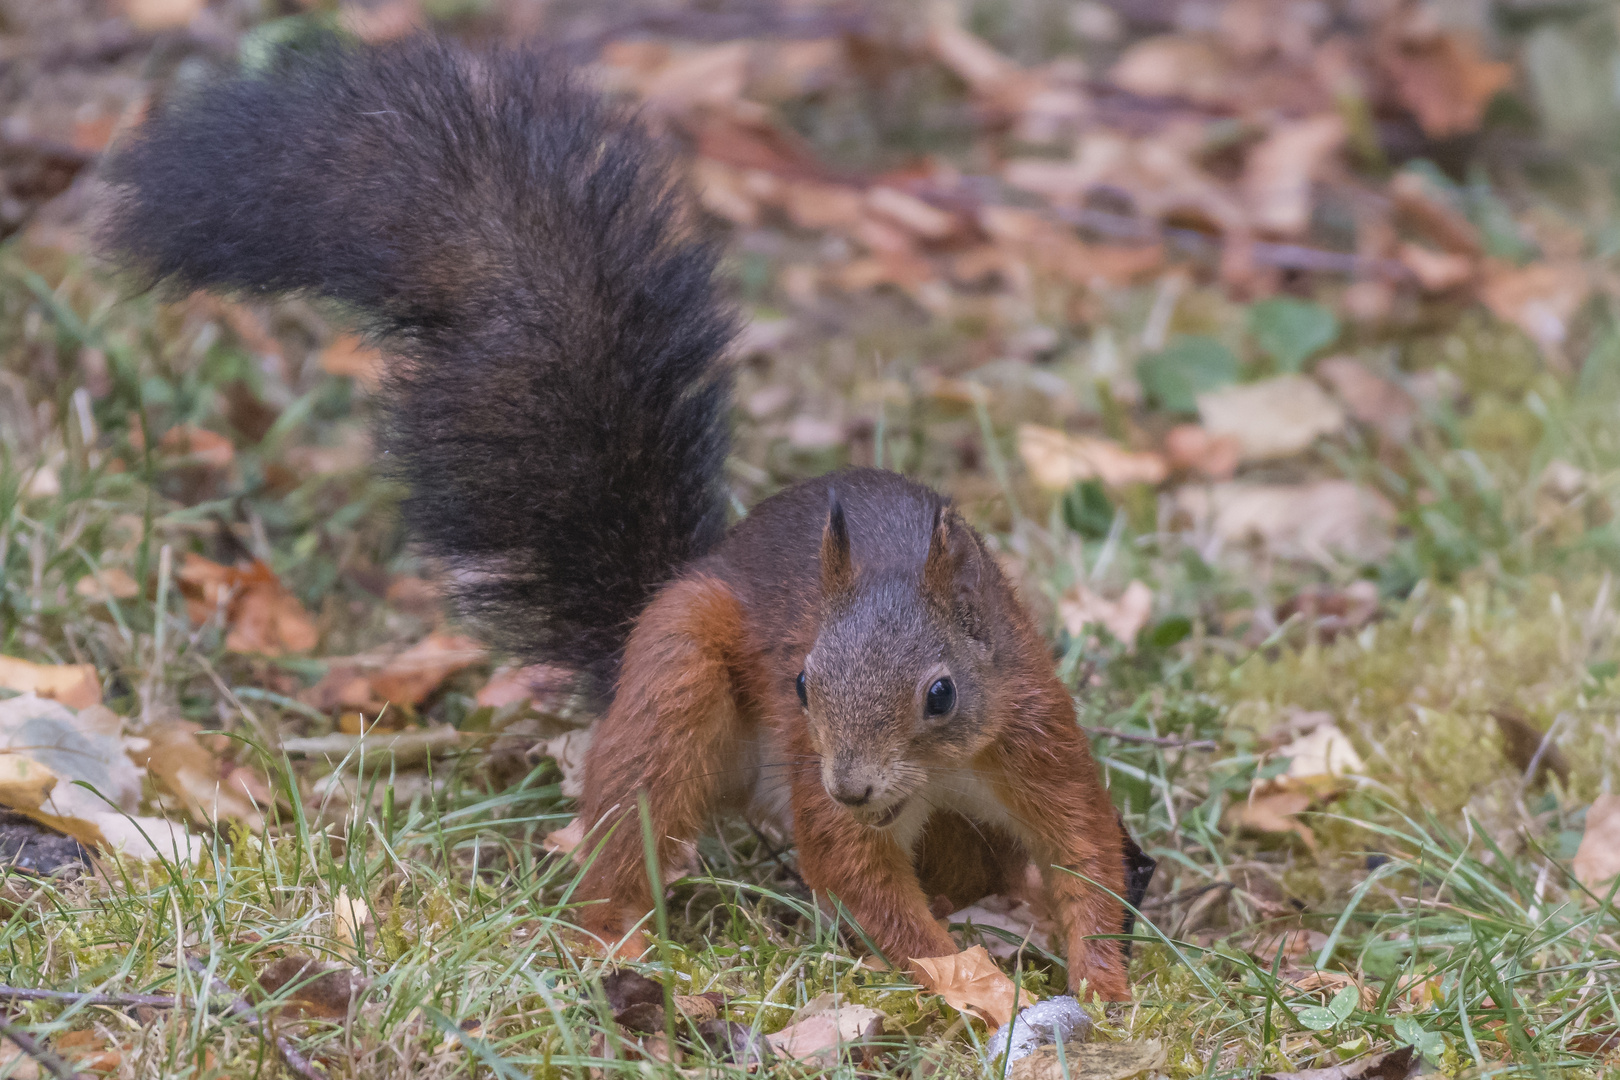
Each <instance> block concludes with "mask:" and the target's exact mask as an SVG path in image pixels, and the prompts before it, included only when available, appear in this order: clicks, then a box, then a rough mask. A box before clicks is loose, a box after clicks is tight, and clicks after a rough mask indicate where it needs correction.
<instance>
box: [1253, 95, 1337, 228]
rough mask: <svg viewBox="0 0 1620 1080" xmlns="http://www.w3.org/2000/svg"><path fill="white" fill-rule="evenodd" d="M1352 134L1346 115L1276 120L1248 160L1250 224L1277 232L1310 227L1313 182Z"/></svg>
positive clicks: (1329, 114)
mask: <svg viewBox="0 0 1620 1080" xmlns="http://www.w3.org/2000/svg"><path fill="white" fill-rule="evenodd" d="M1347 135H1348V130H1347V129H1346V127H1345V124H1344V121H1343V120H1342V119H1340V118H1339V117H1338V116H1337V115H1335V114H1332V113H1328V114H1325V115H1322V116H1313V117H1309V118H1307V119H1304V120H1292V121H1282V122H1280V123H1277V124H1275V125H1273V126H1272V129H1271V131H1270V132H1269V133H1268V134H1267V135H1266V137H1265V138H1264V139H1263V140H1261V141H1260V143H1259V144H1258V145H1257V146H1255V147H1254V148H1253V149H1252V150H1250V151H1249V157H1248V161H1247V163H1246V164H1245V165H1244V170H1243V197H1244V199H1245V201H1246V202H1247V203H1248V208H1249V222H1250V224H1251V225H1252V226H1253V227H1254V228H1255V229H1256V230H1258V231H1260V232H1263V233H1270V234H1272V235H1276V236H1297V235H1299V234H1300V233H1302V232H1304V231H1305V228H1306V226H1308V225H1309V224H1310V222H1311V206H1312V204H1313V202H1314V200H1313V199H1312V197H1311V185H1312V183H1313V182H1314V181H1315V180H1316V179H1317V178H1318V176H1319V175H1320V174H1321V173H1322V171H1323V166H1324V165H1325V164H1326V163H1327V161H1328V159H1329V158H1331V157H1332V156H1333V155H1334V154H1335V153H1337V152H1338V150H1339V148H1340V147H1341V146H1343V145H1344V141H1345V138H1346V137H1347Z"/></svg>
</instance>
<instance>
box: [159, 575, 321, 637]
mask: <svg viewBox="0 0 1620 1080" xmlns="http://www.w3.org/2000/svg"><path fill="white" fill-rule="evenodd" d="M175 577H176V579H177V580H178V581H179V583H180V591H181V593H182V594H183V595H184V596H185V598H186V612H187V614H188V615H189V616H190V618H191V621H192V622H193V623H196V624H198V625H201V624H202V623H204V622H206V621H207V620H208V619H209V617H211V616H212V615H213V614H214V613H215V612H216V611H219V610H221V609H222V608H223V610H224V615H225V626H226V633H225V647H226V648H227V649H229V650H231V651H232V652H241V653H258V654H260V655H263V656H281V655H282V654H284V653H287V652H308V651H309V650H310V649H313V648H314V647H315V645H316V643H317V642H318V641H319V640H320V632H319V631H318V630H317V629H316V627H315V620H314V619H312V618H310V616H309V612H307V611H305V610H304V605H303V604H302V603H300V602H299V600H298V598H297V597H296V596H294V595H293V594H292V593H290V592H288V591H287V589H286V587H285V586H283V585H282V584H281V581H280V579H278V578H277V577H276V575H275V573H274V572H273V571H272V570H271V569H270V568H269V567H268V566H266V565H265V564H264V563H262V562H258V561H255V562H253V563H252V564H250V565H248V566H245V567H233V566H224V565H221V564H220V563H216V562H213V561H211V560H209V559H205V558H203V557H202V556H201V555H198V554H196V553H194V552H187V553H186V556H185V560H184V561H183V562H182V563H181V565H180V570H179V572H178V573H177V574H176V575H175Z"/></svg>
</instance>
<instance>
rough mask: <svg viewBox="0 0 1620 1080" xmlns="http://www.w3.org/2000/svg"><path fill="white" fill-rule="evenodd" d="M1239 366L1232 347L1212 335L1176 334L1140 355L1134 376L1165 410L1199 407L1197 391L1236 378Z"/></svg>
mask: <svg viewBox="0 0 1620 1080" xmlns="http://www.w3.org/2000/svg"><path fill="white" fill-rule="evenodd" d="M1241 374H1242V366H1241V365H1240V364H1239V363H1238V358H1237V357H1236V356H1234V355H1233V354H1232V350H1231V349H1228V348H1227V347H1226V346H1225V345H1222V344H1221V343H1220V342H1219V341H1216V340H1215V339H1214V338H1211V337H1202V336H1196V335H1195V336H1189V337H1183V338H1177V339H1176V340H1174V341H1172V342H1171V343H1170V344H1169V345H1167V346H1165V348H1164V349H1162V350H1161V351H1159V352H1156V353H1153V354H1152V355H1150V356H1146V357H1143V358H1142V360H1141V361H1140V362H1138V363H1137V365H1136V376H1137V378H1139V379H1141V380H1142V389H1143V390H1145V391H1147V395H1148V397H1150V398H1152V399H1153V402H1154V403H1155V404H1156V405H1158V406H1159V408H1161V409H1164V410H1165V411H1166V412H1173V413H1194V412H1197V411H1198V395H1199V394H1202V393H1204V392H1205V391H1206V390H1217V389H1219V388H1220V387H1223V386H1227V385H1230V384H1231V383H1235V382H1237V381H1238V377H1239V376H1240V375H1241Z"/></svg>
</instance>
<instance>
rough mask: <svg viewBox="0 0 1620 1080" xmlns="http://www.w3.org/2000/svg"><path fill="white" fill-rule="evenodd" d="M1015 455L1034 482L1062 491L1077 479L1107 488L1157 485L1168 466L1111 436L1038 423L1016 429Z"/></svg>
mask: <svg viewBox="0 0 1620 1080" xmlns="http://www.w3.org/2000/svg"><path fill="white" fill-rule="evenodd" d="M1018 455H1019V457H1021V458H1023V459H1024V465H1025V466H1026V467H1027V468H1028V469H1029V473H1030V476H1032V477H1033V478H1034V480H1035V482H1036V483H1037V484H1039V485H1040V486H1041V487H1043V488H1046V489H1047V490H1049V491H1062V490H1064V489H1066V488H1068V487H1069V486H1070V485H1071V484H1073V483H1075V482H1076V481H1079V480H1091V479H1097V480H1101V481H1102V482H1103V483H1104V484H1106V485H1108V486H1109V487H1123V486H1125V485H1127V484H1161V483H1163V482H1164V479H1165V477H1167V476H1169V475H1170V466H1169V464H1168V463H1167V462H1166V461H1165V460H1164V458H1162V457H1160V456H1159V455H1158V454H1155V453H1152V452H1150V451H1134V450H1127V449H1126V448H1125V447H1123V446H1121V445H1119V443H1116V442H1114V441H1113V440H1112V439H1103V438H1098V437H1097V436H1095V435H1068V434H1065V433H1064V432H1061V431H1058V430H1056V429H1055V428H1049V427H1042V426H1041V425H1039V424H1024V425H1022V426H1021V427H1019V429H1018Z"/></svg>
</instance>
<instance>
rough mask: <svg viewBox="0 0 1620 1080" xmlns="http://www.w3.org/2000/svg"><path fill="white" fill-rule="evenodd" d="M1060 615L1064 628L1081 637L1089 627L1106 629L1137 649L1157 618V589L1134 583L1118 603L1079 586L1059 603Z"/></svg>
mask: <svg viewBox="0 0 1620 1080" xmlns="http://www.w3.org/2000/svg"><path fill="white" fill-rule="evenodd" d="M1058 615H1059V616H1060V617H1061V618H1062V619H1063V626H1064V629H1066V630H1068V631H1069V633H1070V634H1071V635H1072V636H1074V637H1077V638H1078V637H1080V636H1082V635H1083V634H1085V632H1086V628H1087V627H1088V626H1102V627H1105V628H1106V629H1107V630H1108V632H1109V633H1110V634H1112V635H1114V639H1115V640H1116V641H1119V642H1120V643H1122V644H1123V645H1125V647H1126V648H1129V649H1134V648H1135V647H1136V636H1137V635H1138V634H1140V633H1141V632H1142V628H1143V627H1144V626H1146V625H1147V623H1148V620H1149V619H1150V618H1152V617H1153V590H1152V589H1150V588H1148V587H1147V586H1146V585H1144V584H1143V583H1142V582H1140V581H1132V582H1131V583H1130V584H1129V585H1127V586H1125V591H1124V592H1123V593H1121V594H1120V596H1119V598H1118V599H1116V600H1109V599H1107V598H1105V597H1103V596H1102V595H1101V594H1099V593H1095V592H1093V591H1091V590H1090V589H1088V588H1086V586H1085V585H1083V584H1076V585H1075V586H1074V587H1073V588H1071V589H1070V590H1069V591H1068V592H1066V593H1064V594H1063V596H1062V597H1061V598H1059V600H1058Z"/></svg>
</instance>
